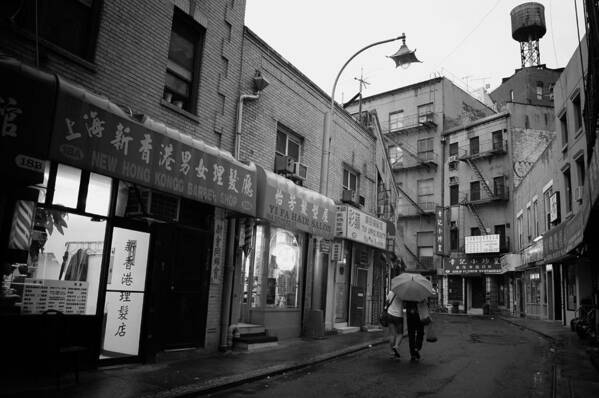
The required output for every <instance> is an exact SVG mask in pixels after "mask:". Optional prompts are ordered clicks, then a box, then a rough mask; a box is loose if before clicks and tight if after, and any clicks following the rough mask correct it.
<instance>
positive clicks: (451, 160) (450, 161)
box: [449, 155, 458, 163]
mask: <svg viewBox="0 0 599 398" xmlns="http://www.w3.org/2000/svg"><path fill="white" fill-rule="evenodd" d="M457 161H458V155H451V156H450V157H449V163H453V162H457Z"/></svg>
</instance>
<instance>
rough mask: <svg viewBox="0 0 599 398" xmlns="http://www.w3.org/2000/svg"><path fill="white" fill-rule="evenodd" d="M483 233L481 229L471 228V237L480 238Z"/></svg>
mask: <svg viewBox="0 0 599 398" xmlns="http://www.w3.org/2000/svg"><path fill="white" fill-rule="evenodd" d="M480 235H481V231H480V228H479V227H473V228H470V236H480Z"/></svg>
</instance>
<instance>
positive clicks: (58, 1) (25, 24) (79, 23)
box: [13, 0, 102, 61]
mask: <svg viewBox="0 0 599 398" xmlns="http://www.w3.org/2000/svg"><path fill="white" fill-rule="evenodd" d="M20 3H21V5H20V6H19V7H16V10H14V14H13V18H14V21H15V22H16V24H17V25H18V26H19V27H22V28H24V29H27V30H29V31H30V32H32V33H33V32H35V20H36V18H35V4H36V2H34V1H21V2H20ZM101 7H102V1H101V0H86V1H82V0H53V1H38V2H37V21H38V33H39V36H40V37H41V38H42V39H44V40H46V41H48V42H50V43H52V44H54V45H56V46H59V47H60V48H62V49H64V50H67V51H69V52H70V53H72V54H75V55H77V56H79V57H81V58H84V59H86V60H89V61H92V60H93V58H94V51H95V47H96V37H97V34H98V25H99V19H100V9H101Z"/></svg>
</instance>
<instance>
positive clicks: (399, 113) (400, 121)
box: [389, 109, 404, 132]
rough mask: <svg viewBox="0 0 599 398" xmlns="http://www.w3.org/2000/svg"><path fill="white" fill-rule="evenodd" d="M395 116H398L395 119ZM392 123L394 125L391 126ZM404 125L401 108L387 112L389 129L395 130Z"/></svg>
mask: <svg viewBox="0 0 599 398" xmlns="http://www.w3.org/2000/svg"><path fill="white" fill-rule="evenodd" d="M395 117H398V118H397V119H395ZM392 125H394V126H395V125H396V126H395V127H392ZM403 127H404V111H403V109H399V110H397V111H393V112H389V131H390V132H393V131H397V130H400V129H402V128H403Z"/></svg>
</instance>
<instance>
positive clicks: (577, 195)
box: [574, 185, 583, 203]
mask: <svg viewBox="0 0 599 398" xmlns="http://www.w3.org/2000/svg"><path fill="white" fill-rule="evenodd" d="M582 188H583V186H582V185H579V186H577V187H576V188H574V199H575V200H576V201H577V202H579V203H582V192H583V189H582Z"/></svg>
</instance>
